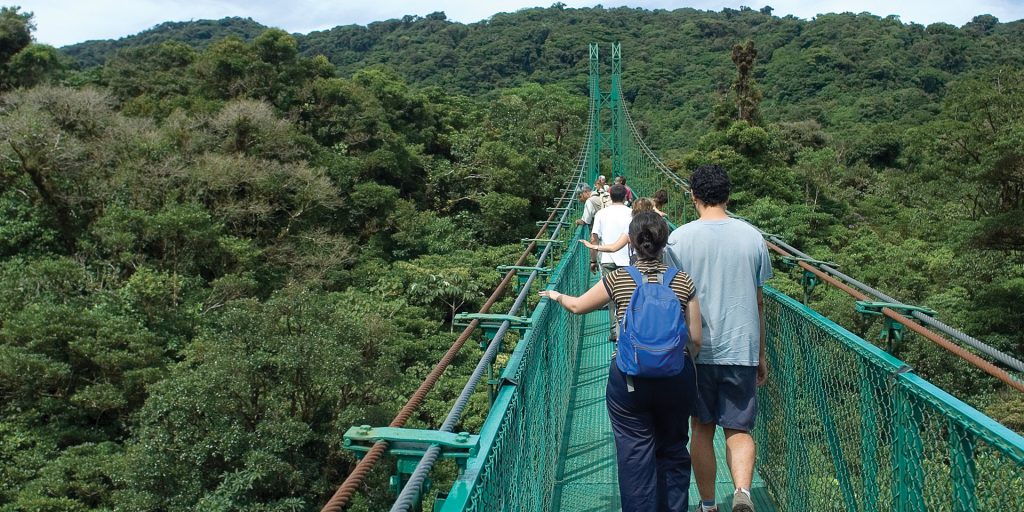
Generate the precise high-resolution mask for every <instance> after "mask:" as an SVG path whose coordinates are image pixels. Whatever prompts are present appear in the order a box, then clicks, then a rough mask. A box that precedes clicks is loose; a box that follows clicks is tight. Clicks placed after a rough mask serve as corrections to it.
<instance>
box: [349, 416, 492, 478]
mask: <svg viewBox="0 0 1024 512" xmlns="http://www.w3.org/2000/svg"><path fill="white" fill-rule="evenodd" d="M343 439H344V441H343V443H344V446H345V448H347V449H349V450H352V451H353V452H355V455H356V457H357V458H362V457H363V455H365V454H366V452H368V451H370V449H371V448H373V445H374V444H376V443H377V441H387V442H388V454H390V455H391V456H392V457H395V459H397V471H396V473H395V474H394V475H392V476H391V490H392V492H394V493H395V494H398V493H399V492H401V490H402V487H403V486H404V485H405V482H406V481H407V480H408V477H409V475H411V474H412V472H413V471H415V470H416V466H417V465H418V464H419V462H420V459H422V458H423V454H425V453H426V451H427V449H428V448H430V447H431V446H433V445H437V446H439V447H440V448H441V457H444V458H446V459H452V460H454V461H455V463H456V464H458V466H459V468H460V469H465V468H466V461H467V460H468V459H469V458H470V457H472V456H474V455H476V453H477V450H478V448H479V446H480V436H473V435H470V434H469V432H459V433H458V434H456V433H453V432H442V431H440V430H421V429H414V428H398V427H376V428H374V427H371V426H369V425H360V426H357V427H351V428H349V429H348V430H347V431H346V432H345V436H344V438H343ZM424 484H425V485H424V490H425V491H426V490H428V489H429V488H430V482H429V480H428V481H426V482H424Z"/></svg>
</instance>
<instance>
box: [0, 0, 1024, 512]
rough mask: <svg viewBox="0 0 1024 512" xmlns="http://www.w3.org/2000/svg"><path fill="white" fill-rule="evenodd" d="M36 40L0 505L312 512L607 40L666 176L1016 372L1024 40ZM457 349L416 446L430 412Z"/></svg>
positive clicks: (15, 145) (933, 353)
mask: <svg viewBox="0 0 1024 512" xmlns="http://www.w3.org/2000/svg"><path fill="white" fill-rule="evenodd" d="M33 29H34V27H33V25H32V18H31V15H30V14H28V13H21V12H19V11H18V10H17V9H11V8H3V9H2V10H0V65H2V66H3V69H2V76H0V79H2V80H0V84H2V86H3V87H4V88H12V87H20V89H18V90H15V91H12V92H7V93H4V94H3V95H2V96H0V135H2V137H0V140H2V143H0V509H3V510H8V509H10V510H89V509H105V510H110V509H123V510H129V509H131V510H136V509H139V510H156V509H159V510H207V509H216V510H228V509H253V510H312V509H315V508H316V507H318V506H320V505H321V504H322V503H323V502H324V500H325V499H326V497H327V496H328V495H329V494H330V492H331V491H332V490H333V486H334V485H336V484H337V483H338V482H339V481H341V480H342V478H343V475H344V474H346V473H347V472H348V471H349V470H350V469H351V468H352V467H353V465H354V463H355V460H354V458H353V456H352V455H351V453H349V452H347V451H345V450H344V449H343V447H342V445H341V439H340V437H339V436H340V433H341V432H343V431H344V430H345V429H346V428H347V427H349V426H351V425H353V424H364V423H367V424H374V425H382V424H386V423H388V422H389V421H390V419H391V417H392V416H391V415H392V414H393V413H394V412H395V411H396V410H397V409H398V407H399V406H400V405H401V404H402V403H403V402H404V398H405V396H406V394H407V393H409V392H411V390H413V389H414V388H415V387H416V386H417V385H418V384H419V382H420V381H421V380H422V378H423V376H424V375H426V373H427V372H428V371H429V369H430V367H431V366H432V365H433V363H434V362H435V361H436V360H437V359H438V358H439V357H440V356H441V354H442V353H443V352H444V351H445V350H446V349H447V347H448V346H450V344H451V343H452V341H453V340H454V339H455V334H454V333H453V332H451V331H452V330H453V328H452V325H451V323H450V320H451V319H452V317H453V316H454V315H455V314H457V313H458V312H460V311H472V310H475V309H476V308H478V307H479V306H480V304H482V303H483V301H484V298H485V296H486V295H487V294H488V292H489V291H490V290H491V289H493V286H494V285H495V284H496V282H497V281H498V279H499V276H498V274H497V273H495V272H494V270H493V269H494V267H495V266H496V265H500V264H507V263H509V262H511V261H512V259H513V258H514V255H515V254H517V253H518V251H519V248H520V246H519V245H518V243H517V242H518V239H519V238H522V237H526V236H530V235H532V234H533V233H534V232H535V230H536V226H535V225H534V221H535V220H539V219H542V218H544V217H546V216H547V213H546V212H545V210H544V208H545V207H546V206H548V205H549V202H548V201H549V199H550V197H552V196H554V195H556V194H557V193H558V189H559V187H560V186H561V185H562V184H563V183H564V180H565V177H566V175H567V173H568V172H569V171H570V170H571V169H572V166H573V164H574V158H575V157H576V155H577V152H578V150H579V148H580V147H581V145H582V143H583V140H582V136H583V128H584V126H583V125H584V122H585V119H586V116H587V112H586V109H587V102H586V99H585V97H584V94H585V92H586V84H585V82H584V80H585V78H584V77H585V76H586V59H585V51H584V50H585V47H584V46H583V43H584V42H586V41H588V40H592V39H593V38H594V37H598V38H599V39H602V40H618V41H622V43H623V47H624V48H625V49H626V55H625V57H626V58H625V60H624V62H625V66H626V69H625V73H624V75H625V76H624V83H623V85H624V87H625V89H624V95H625V97H626V99H627V102H628V103H629V108H630V111H631V112H632V114H633V115H634V118H635V119H636V121H637V122H638V123H639V126H638V128H639V129H640V130H641V132H642V135H643V137H644V138H645V140H647V141H648V142H650V143H651V145H652V147H654V149H655V151H656V152H658V153H659V154H661V155H663V156H664V157H665V158H666V161H670V162H672V165H673V166H678V167H679V168H680V169H681V170H682V171H683V172H684V174H685V171H686V169H689V168H692V167H694V166H696V165H699V164H702V163H706V162H715V163H720V164H722V165H724V166H725V167H726V168H727V169H728V170H729V172H730V176H731V177H732V180H733V184H734V194H733V200H732V205H731V206H732V207H733V208H734V209H736V210H737V211H738V212H739V213H740V214H742V215H744V216H746V217H748V218H749V219H750V220H751V221H753V222H755V223H757V224H758V225H760V226H761V227H763V228H764V229H766V230H768V231H770V232H773V233H776V234H779V235H780V236H782V237H783V238H784V239H785V240H787V241H789V242H790V243H793V244H795V245H797V246H799V247H801V248H802V249H805V250H807V251H808V252H810V253H811V254H813V255H815V256H818V257H820V258H822V259H829V260H831V261H835V262H837V263H839V264H840V265H842V268H843V270H844V271H846V272H848V273H850V274H851V275H854V276H856V277H858V278H861V279H863V280H864V281H866V282H868V283H870V284H872V285H875V286H877V287H878V288H880V289H882V290H885V291H886V292H889V293H890V294H892V295H894V296H896V297H898V298H900V299H902V300H906V301H908V302H914V303H920V304H924V305H928V306H931V307H933V308H935V309H937V310H938V311H939V313H940V318H943V319H945V320H946V321H947V322H949V323H951V324H953V325H956V326H958V327H962V328H963V329H964V330H965V331H968V332H971V333H972V334H973V335H975V336H978V337H980V338H982V339H984V340H986V341H987V342H990V343H992V344H994V345H996V346H997V347H999V348H1001V349H1002V350H1005V351H1007V352H1009V353H1016V354H1020V353H1022V352H1024V337H1022V334H1021V330H1020V325H1021V324H1022V322H1024V318H1021V314H1020V308H1019V304H1020V303H1021V301H1022V300H1024V285H1022V283H1024V271H1022V269H1024V266H1021V254H1022V253H1024V246H1022V240H1024V235H1022V234H1021V232H1020V226H1022V225H1024V222H1022V217H1021V215H1022V214H1021V198H1022V196H1021V190H1022V188H1021V186H1020V183H1021V181H1022V178H1021V169H1022V165H1021V162H1022V161H1024V157H1022V155H1021V151H1020V148H1021V147H1022V146H1024V143H1022V138H1024V135H1022V134H1024V130H1022V129H1021V126H1020V124H1021V121H1020V120H1021V119H1024V115H1022V114H1024V112H1020V108H1021V102H1020V101H1019V98H1020V97H1021V95H1022V91H1021V90H1020V87H1021V85H1020V84H1022V83H1024V80H1022V79H1024V76H1021V73H1020V71H1018V70H1019V69H1020V68H1021V65H1022V64H1024V44H1022V43H1024V40H1022V32H1021V31H1020V30H1019V23H999V22H998V20H996V19H994V18H992V17H991V16H979V17H976V18H975V19H974V20H973V21H972V22H970V23H968V24H967V25H965V26H964V27H962V28H956V27H953V26H950V25H946V24H934V25H930V26H928V27H922V26H920V25H915V24H903V23H901V22H899V20H898V19H896V18H894V17H887V18H880V17H877V16H873V15H870V14H858V15H854V14H849V13H846V14H827V15H821V16H818V17H817V18H816V19H814V20H812V21H804V20H800V19H797V18H793V17H784V18H779V17H774V16H772V15H771V9H770V8H765V9H762V10H760V11H755V10H751V9H740V10H731V9H728V10H723V11H722V12H707V11H698V10H693V9H677V10H674V11H664V10H659V11H646V10H642V9H628V8H616V9H605V8H602V7H595V8H583V9H570V8H566V7H565V6H564V5H557V4H556V5H555V6H553V7H551V8H549V9H542V8H531V9H523V10H520V11H517V12H515V13H503V14H498V15H495V16H493V17H492V18H490V19H489V20H487V21H485V22H481V23H475V24H469V25H464V24H460V23H455V22H452V21H449V20H447V19H446V18H445V16H444V15H443V14H442V13H434V14H431V15H428V16H426V17H424V18H420V17H416V16H408V17H406V18H403V19H401V20H389V21H382V22H376V23H371V24H369V25H368V26H365V27H363V26H344V27H335V28H333V29H330V30H326V31H321V32H314V33H311V34H308V35H290V34H287V33H285V32H284V31H281V30H278V29H270V30H266V29H265V27H262V26H260V25H259V24H257V23H255V22H253V21H252V20H243V19H238V18H228V19H225V20H220V21H199V22H186V23H165V24H162V25H159V26H157V27H155V28H154V29H152V30H149V31H146V32H144V33H142V34H139V35H137V36H132V37H129V38H125V39H122V40H120V41H116V42H115V41H100V42H90V43H82V44H79V45H74V46H72V47H66V48H63V49H61V50H60V52H61V53H62V54H63V56H60V55H57V54H55V52H54V50H53V49H52V48H49V47H45V46H41V45H34V44H31V32H32V30H33ZM595 34H596V36H595ZM747 41H750V42H751V43H752V44H753V45H756V48H757V55H756V56H757V59H756V61H755V60H753V50H752V49H753V47H754V46H742V47H740V48H739V50H738V52H737V59H736V61H732V60H731V59H730V56H731V55H730V50H731V49H733V48H734V45H737V43H745V42H747ZM678 48H686V49H687V51H686V52H679V51H677V50H678ZM64 56H69V58H74V59H76V60H77V61H78V63H79V64H80V65H81V66H97V65H101V64H102V67H96V68H92V69H88V68H86V69H76V70H71V71H69V70H68V69H66V68H67V67H66V66H65V65H64V64H63V62H62V59H63V58H65V57H64ZM737 65H739V66H740V69H738V68H737ZM737 71H742V77H739V76H737ZM740 78H742V81H743V83H742V87H737V92H740V93H741V94H740V98H738V99H739V102H738V104H737V101H733V98H731V97H730V96H729V92H730V90H729V86H730V84H733V83H734V81H735V82H737V83H736V84H735V85H737V86H739V85H740V83H739V82H740V81H741V80H740ZM755 82H756V84H757V87H756V88H754V86H753V84H754V83H755ZM59 84H64V85H59ZM754 107H756V110H757V111H759V113H760V117H759V118H758V117H757V116H755V115H754V112H753V111H754V110H755V108H754ZM504 244H508V245H504ZM777 281H779V286H780V287H782V288H783V289H785V290H787V291H788V292H793V293H798V292H799V287H798V285H797V284H795V283H793V282H788V281H785V280H782V279H778V280H777ZM508 302H509V300H508V299H507V298H506V299H504V302H502V303H499V306H501V305H507V303H508ZM814 306H815V307H817V308H819V309H820V310H821V311H822V312H824V313H826V314H827V315H829V316H830V317H832V318H836V319H839V320H843V319H850V318H852V316H853V313H852V312H851V306H850V304H849V301H847V300H845V298H839V297H837V296H836V295H833V294H830V293H827V292H823V293H821V294H820V295H819V298H816V299H815V302H814ZM496 308H497V306H496ZM846 323H847V324H848V325H853V326H854V327H856V325H854V324H856V321H848V322H846ZM871 330H872V331H874V327H872V328H871ZM864 334H866V335H870V336H873V335H874V332H870V333H869V332H868V331H867V330H865V331H864ZM463 352H464V353H463V354H461V355H460V356H459V357H458V358H457V359H456V361H455V363H454V365H453V367H452V368H450V369H449V370H448V372H449V376H448V378H446V379H443V380H442V381H441V383H439V385H438V388H437V389H436V390H435V393H434V394H432V395H431V396H430V397H429V399H428V400H427V402H426V403H425V404H424V405H423V406H422V408H421V409H420V411H419V413H417V415H415V416H414V417H413V418H412V419H411V420H410V421H411V424H412V425H415V426H436V425H437V424H439V423H440V421H441V419H442V418H443V417H444V416H445V415H446V414H447V412H448V408H449V406H450V402H451V400H452V399H454V397H455V396H456V395H457V394H458V392H459V389H460V388H461V380H460V379H462V378H463V377H464V376H465V375H468V374H469V373H470V372H471V371H472V368H473V366H474V365H475V362H476V361H475V358H476V357H477V356H478V354H479V353H478V351H477V349H476V348H475V346H474V344H472V343H470V344H468V345H467V347H466V348H465V349H464V350H463ZM897 355H898V356H899V357H901V358H903V359H904V360H906V361H907V362H908V363H909V364H910V365H911V366H913V367H914V368H915V371H918V372H920V373H923V374H924V375H925V376H926V377H929V378H930V379H932V380H933V381H934V382H936V383H937V384H939V385H942V386H943V387H946V388H947V389H949V390H950V391H951V392H954V393H956V394H957V395H958V396H961V397H963V398H966V399H969V400H971V401H972V403H976V404H978V405H979V406H981V407H982V408H984V409H985V410H986V411H988V412H990V413H991V414H993V415H995V417H996V418H997V419H1001V420H1004V421H1005V422H1006V423H1007V424H1008V425H1010V426H1014V427H1015V428H1019V427H1018V426H1019V424H1020V422H1019V421H1018V419H1019V418H1017V416H1019V415H1016V414H1015V412H1016V411H1017V409H1019V407H1018V408H1017V409H1014V408H1013V407H1014V404H1015V402H1013V400H1011V399H1007V398H1006V397H1005V396H1003V395H1002V394H1001V391H1000V390H1001V389H1002V388H1000V385H999V384H998V383H996V382H995V381H994V380H992V379H988V378H986V377H983V376H981V375H979V374H978V372H974V371H971V370H969V369H968V368H967V367H965V366H963V365H962V363H961V362H959V361H957V360H955V359H952V358H951V357H950V356H948V355H946V354H945V353H944V352H943V351H941V350H940V349H938V348H936V347H935V346H933V345H931V344H930V343H928V342H925V341H923V340H920V339H917V338H915V337H910V338H908V341H907V343H905V344H904V346H903V347H901V348H900V349H899V352H898V353H897ZM485 402H486V398H485V397H484V396H482V395H478V396H476V397H474V399H473V401H472V402H471V405H470V407H469V409H468V411H467V415H466V417H465V418H464V420H463V427H464V428H466V429H468V430H475V429H477V428H479V426H480V424H481V421H482V417H483V415H484V414H485V411H486V405H485ZM1003 402H1005V403H1006V404H1009V405H1005V406H1003V405H1002V403H1003ZM446 471H447V472H449V473H450V468H449V469H445V470H442V472H446ZM449 473H444V474H445V475H447V474H449ZM441 476H442V477H443V476H444V475H441ZM386 477H387V475H386V471H385V470H378V471H376V472H375V473H373V475H372V476H371V478H372V479H374V480H373V485H372V487H373V488H374V489H376V491H374V492H373V493H371V494H370V495H369V496H366V497H361V498H360V499H359V502H358V503H357V504H356V509H360V510H372V509H376V508H379V506H380V503H383V502H385V501H386V500H387V497H386V496H385V495H384V491H382V490H381V489H384V488H386V484H385V479H386Z"/></svg>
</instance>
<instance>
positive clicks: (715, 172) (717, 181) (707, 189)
mask: <svg viewBox="0 0 1024 512" xmlns="http://www.w3.org/2000/svg"><path fill="white" fill-rule="evenodd" d="M731 188H732V184H731V183H730V182H729V175H728V174H727V173H726V172H725V169H723V168H722V166H720V165H717V164H706V165H702V166H700V167H698V168H696V169H694V170H693V175H691V176H690V192H692V193H693V197H696V198H697V199H699V200H700V201H701V202H702V203H704V204H706V205H708V206H718V205H721V204H725V203H726V202H727V201H728V200H729V191H730V189H731Z"/></svg>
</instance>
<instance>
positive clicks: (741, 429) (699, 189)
mask: <svg viewBox="0 0 1024 512" xmlns="http://www.w3.org/2000/svg"><path fill="white" fill-rule="evenodd" d="M729 189H730V183H729V177H728V175H727V174H726V172H725V169H722V168H721V167H720V166H717V165H705V166H701V167H699V168H698V169H697V170H695V171H694V172H693V176H692V178H691V180H690V191H691V197H692V199H693V203H694V205H695V206H696V207H697V212H698V213H699V214H700V218H699V219H697V220H695V221H693V222H690V223H688V224H686V225H684V226H682V227H680V228H678V229H676V230H675V231H673V232H672V234H671V235H670V236H669V238H668V247H667V248H666V251H665V258H666V260H667V262H668V263H669V264H670V265H673V266H675V267H677V268H679V269H681V270H684V271H686V272H687V273H688V274H690V277H691V278H692V279H693V282H694V284H695V285H696V287H697V298H698V299H699V300H700V309H701V329H702V331H703V348H702V349H701V351H700V354H698V355H697V356H696V358H695V359H696V363H697V389H698V397H697V403H696V404H695V406H694V409H695V410H694V414H693V416H694V421H693V439H692V440H691V442H690V445H691V452H692V456H693V470H694V476H696V479H697V489H698V490H699V491H700V495H701V502H702V503H701V506H700V507H698V509H697V510H699V511H700V510H704V511H710V510H717V505H716V501H715V471H716V467H715V454H714V448H713V444H712V440H713V438H714V435H715V429H716V427H717V426H719V425H721V426H722V428H723V429H724V430H725V437H726V445H727V446H728V448H729V453H730V457H729V458H728V461H729V469H730V472H731V473H732V480H733V483H734V484H735V486H736V491H735V493H734V495H733V508H732V510H733V511H734V512H739V511H742V512H753V510H754V508H753V502H752V501H751V499H750V484H751V480H752V478H753V473H754V455H755V447H754V439H753V438H752V437H751V436H750V431H751V430H752V429H753V428H754V419H755V417H756V416H757V386H759V385H761V384H762V383H763V382H764V379H765V378H766V377H767V374H768V367H767V363H766V361H765V358H764V348H765V347H764V312H763V304H762V296H761V286H762V285H764V283H765V281H767V280H768V279H769V278H771V276H772V268H771V260H770V258H769V256H768V248H767V246H766V245H765V242H764V239H763V238H762V237H761V234H760V233H759V232H758V231H757V230H756V229H754V228H753V227H752V226H751V225H750V224H747V223H746V222H743V221H741V220H738V219H733V218H731V217H729V215H728V213H727V212H726V204H727V202H728V200H729Z"/></svg>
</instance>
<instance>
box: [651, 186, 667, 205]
mask: <svg viewBox="0 0 1024 512" xmlns="http://www.w3.org/2000/svg"><path fill="white" fill-rule="evenodd" d="M654 204H655V206H665V205H666V204H668V192H665V189H660V190H658V191H657V192H655V193H654Z"/></svg>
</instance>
